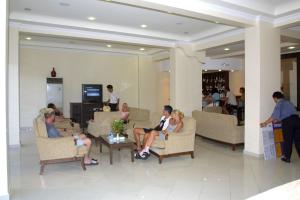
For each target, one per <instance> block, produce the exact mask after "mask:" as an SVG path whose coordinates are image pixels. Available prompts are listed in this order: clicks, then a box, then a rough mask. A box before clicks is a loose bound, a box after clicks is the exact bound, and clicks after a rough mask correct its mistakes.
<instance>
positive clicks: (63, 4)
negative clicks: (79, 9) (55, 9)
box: [59, 2, 70, 7]
mask: <svg viewBox="0 0 300 200" xmlns="http://www.w3.org/2000/svg"><path fill="white" fill-rule="evenodd" d="M59 5H60V6H66V7H67V6H70V4H69V3H66V2H59Z"/></svg>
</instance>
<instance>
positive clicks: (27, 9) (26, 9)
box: [24, 8, 32, 12]
mask: <svg viewBox="0 0 300 200" xmlns="http://www.w3.org/2000/svg"><path fill="white" fill-rule="evenodd" d="M24 10H25V11H28V12H30V11H31V10H32V9H31V8H24Z"/></svg>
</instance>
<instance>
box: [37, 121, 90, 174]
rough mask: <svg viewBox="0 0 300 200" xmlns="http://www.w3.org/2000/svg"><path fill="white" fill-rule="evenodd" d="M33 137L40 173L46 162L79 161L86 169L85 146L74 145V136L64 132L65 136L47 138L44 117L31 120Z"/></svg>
mask: <svg viewBox="0 0 300 200" xmlns="http://www.w3.org/2000/svg"><path fill="white" fill-rule="evenodd" d="M33 128H34V133H35V139H36V144H37V149H38V154H39V158H40V175H42V174H43V172H44V168H45V166H46V165H47V164H54V163H59V162H70V161H80V162H81V167H82V168H83V170H86V167H85V164H84V156H85V155H86V154H87V153H88V151H87V149H86V147H85V146H82V147H76V146H75V142H74V138H73V137H72V136H68V135H67V134H65V137H59V138H48V134H47V129H46V124H45V119H44V117H42V116H38V117H36V118H35V119H34V120H33Z"/></svg>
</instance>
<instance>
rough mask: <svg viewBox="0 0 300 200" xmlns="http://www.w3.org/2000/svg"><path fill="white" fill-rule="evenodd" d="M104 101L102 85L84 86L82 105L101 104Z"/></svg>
mask: <svg viewBox="0 0 300 200" xmlns="http://www.w3.org/2000/svg"><path fill="white" fill-rule="evenodd" d="M102 101H103V92H102V85H99V84H82V103H100V104H102Z"/></svg>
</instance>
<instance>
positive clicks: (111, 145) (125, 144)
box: [99, 135, 135, 165]
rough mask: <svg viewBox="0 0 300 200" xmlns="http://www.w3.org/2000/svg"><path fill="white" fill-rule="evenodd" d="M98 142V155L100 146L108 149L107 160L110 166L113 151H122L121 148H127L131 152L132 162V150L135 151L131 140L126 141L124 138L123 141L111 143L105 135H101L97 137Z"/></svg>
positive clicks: (132, 159) (132, 160) (132, 158)
mask: <svg viewBox="0 0 300 200" xmlns="http://www.w3.org/2000/svg"><path fill="white" fill-rule="evenodd" d="M99 140H100V153H102V145H105V146H107V147H108V149H109V160H110V164H111V165H112V164H113V150H114V149H118V150H120V149H123V148H128V149H130V152H131V162H134V149H135V144H134V142H133V141H132V140H130V139H128V138H126V137H125V139H123V140H119V141H111V140H109V139H108V138H107V136H106V135H101V136H100V137H99Z"/></svg>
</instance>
